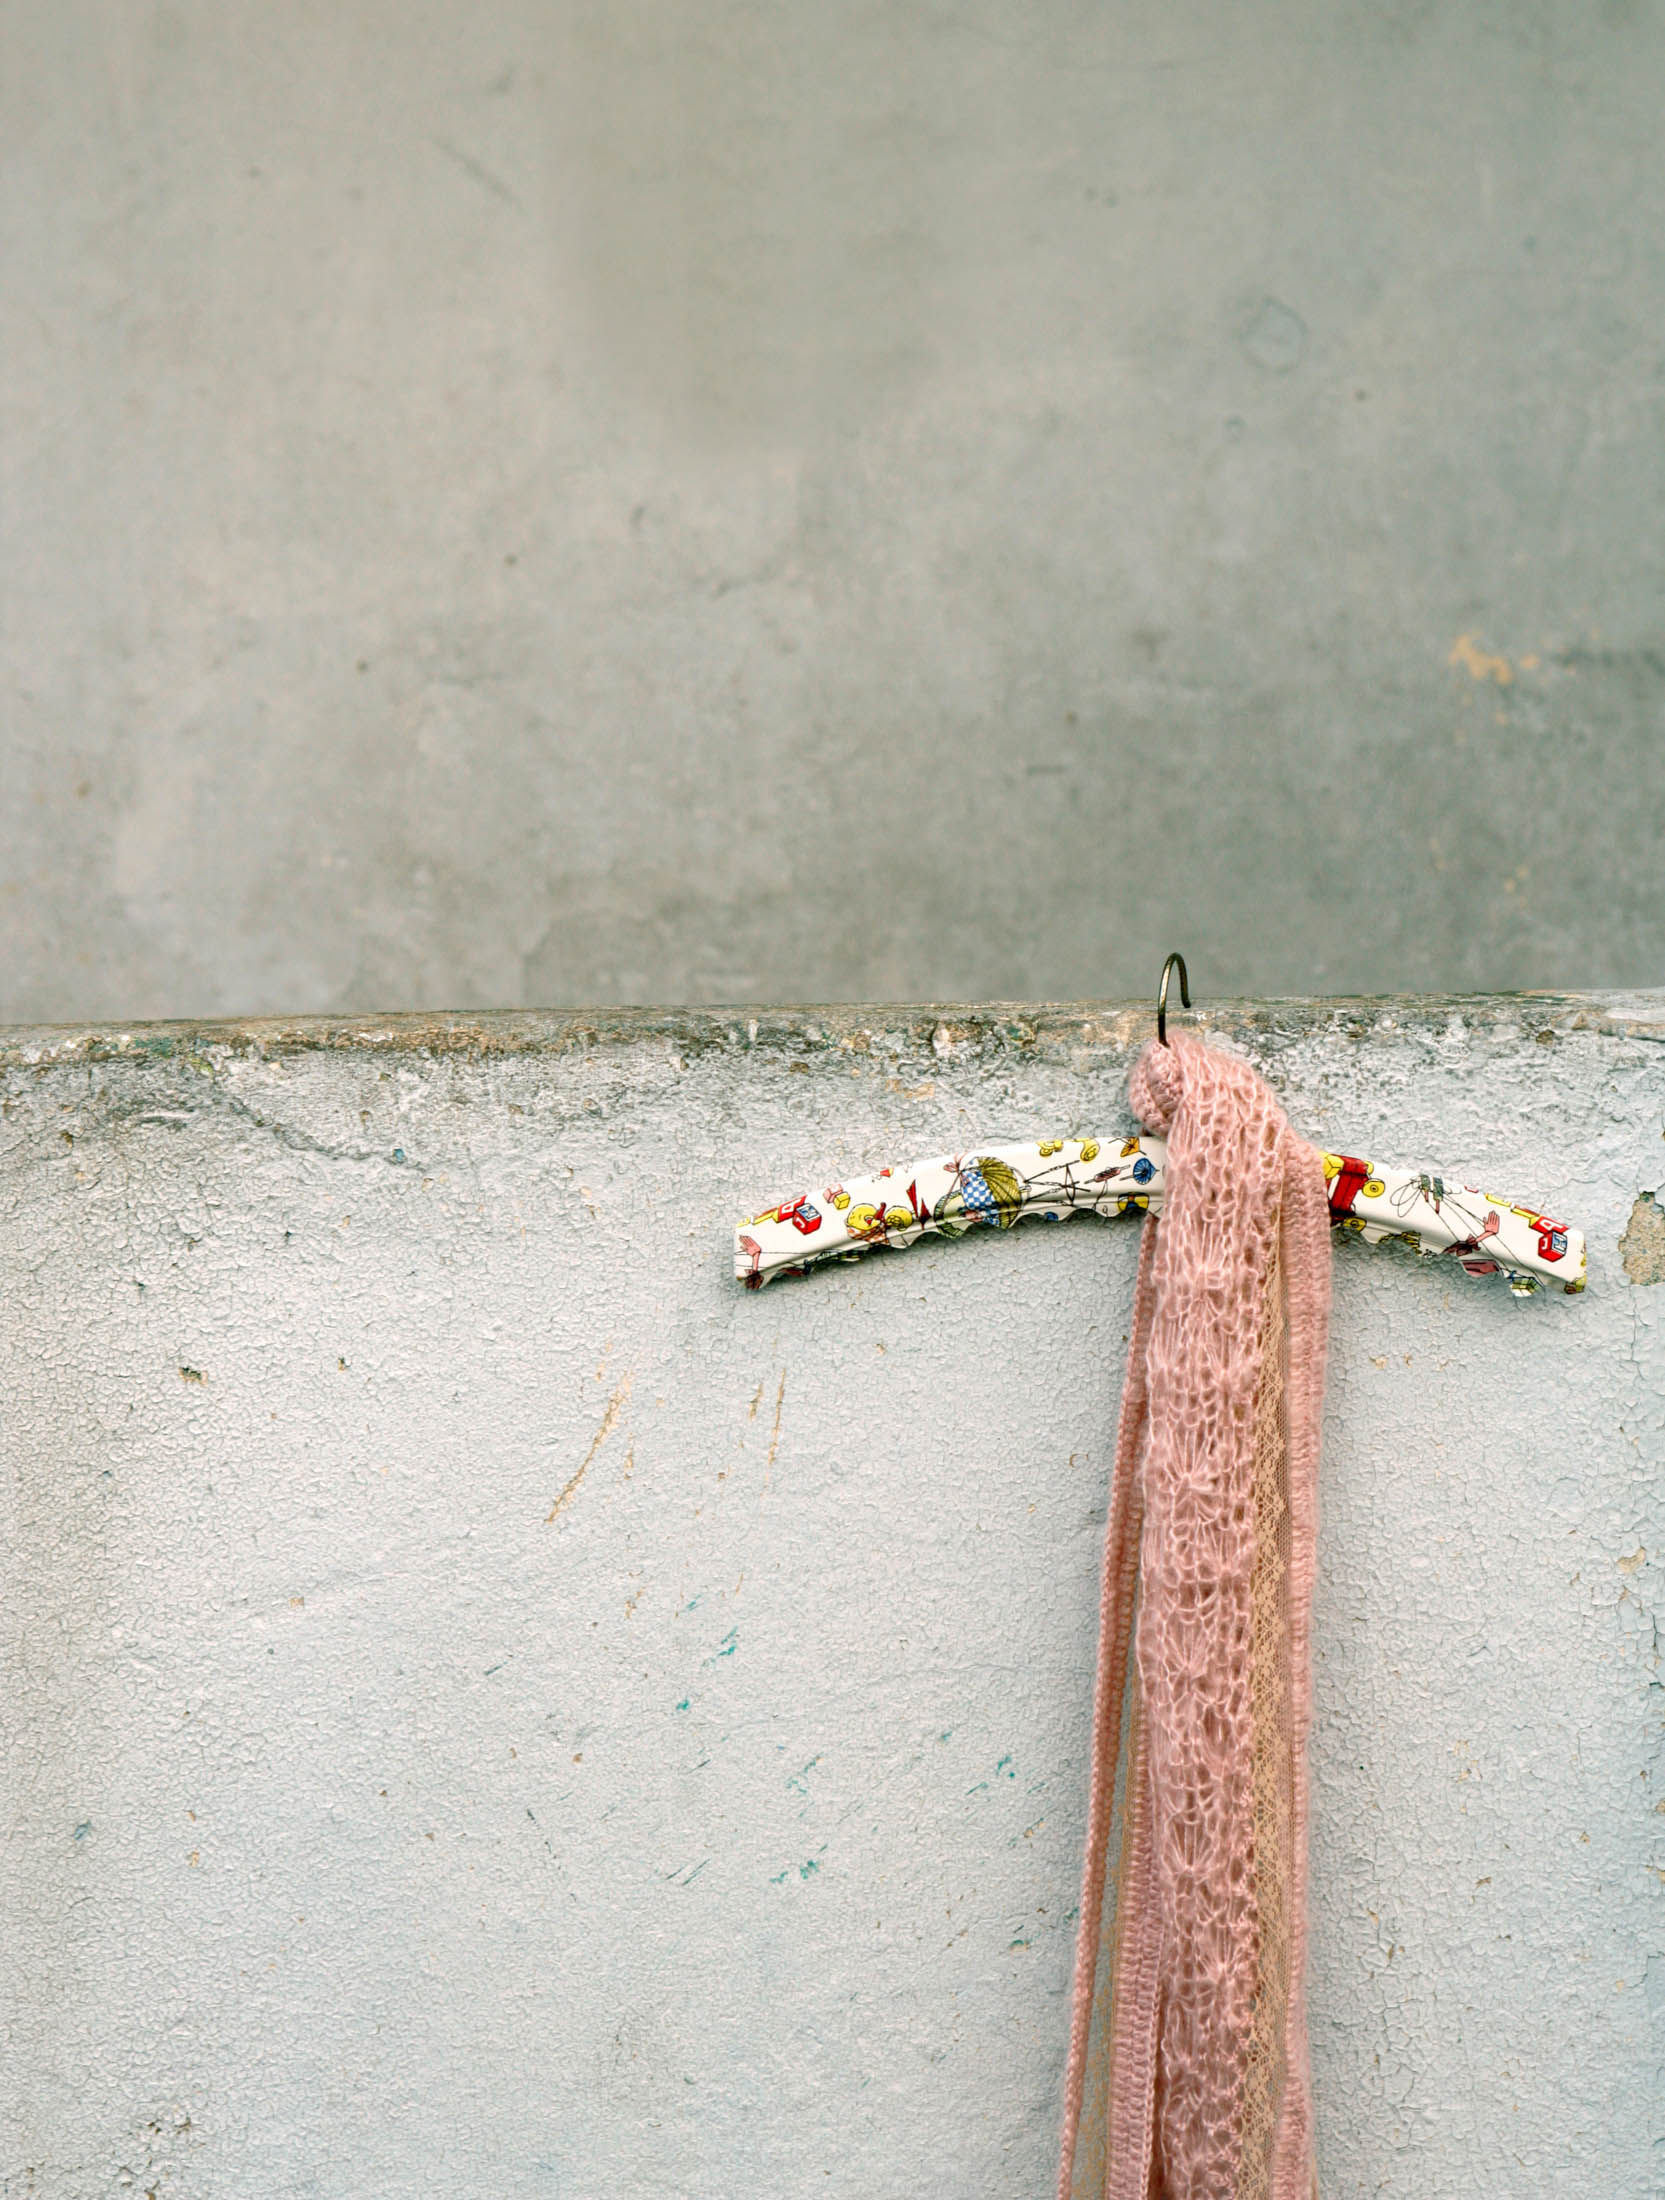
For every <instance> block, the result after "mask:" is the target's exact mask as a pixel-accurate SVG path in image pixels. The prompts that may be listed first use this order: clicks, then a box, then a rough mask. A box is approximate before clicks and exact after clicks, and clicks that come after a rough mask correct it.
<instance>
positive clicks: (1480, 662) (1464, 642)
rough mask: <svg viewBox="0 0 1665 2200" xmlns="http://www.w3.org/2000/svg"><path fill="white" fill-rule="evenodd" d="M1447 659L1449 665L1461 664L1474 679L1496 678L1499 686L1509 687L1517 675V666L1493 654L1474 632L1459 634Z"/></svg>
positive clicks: (1505, 658)
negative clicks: (1483, 645)
mask: <svg viewBox="0 0 1665 2200" xmlns="http://www.w3.org/2000/svg"><path fill="white" fill-rule="evenodd" d="M1445 661H1446V663H1447V664H1448V665H1461V666H1462V667H1463V670H1464V671H1465V672H1467V673H1468V674H1469V676H1470V677H1471V678H1472V679H1476V680H1495V681H1496V682H1497V684H1498V686H1499V687H1508V686H1509V684H1510V683H1511V681H1512V680H1513V679H1514V677H1515V668H1514V666H1513V665H1512V664H1510V662H1509V660H1508V658H1507V657H1494V656H1492V655H1491V653H1490V652H1489V651H1487V650H1484V649H1482V648H1481V647H1480V646H1479V644H1478V643H1477V642H1476V640H1475V638H1474V636H1473V635H1472V634H1459V635H1458V636H1457V639H1456V640H1455V641H1454V642H1453V643H1452V645H1451V654H1450V656H1449V657H1447V659H1446V660H1445Z"/></svg>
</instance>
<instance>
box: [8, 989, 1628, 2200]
mask: <svg viewBox="0 0 1665 2200" xmlns="http://www.w3.org/2000/svg"><path fill="white" fill-rule="evenodd" d="M1147 1028H1148V1018H1147V1017H1146V1016H1145V1014H1144V1012H1143V1011H1137V1010H1119V1009H1115V1008H1108V1007H1099V1008H1091V1009H1083V1010H1057V1009H1017V1008H1012V1009H1003V1010H999V1011H957V1010H940V1011H937V1010H901V1009H898V1010H881V1011H867V1012H850V1013H841V1012H828V1013H825V1014H820V1015H791V1016H785V1015H783V1016H780V1017H777V1018H771V1017H769V1016H768V1015H762V1016H759V1017H758V1018H757V1019H756V1022H755V1025H751V1024H748V1023H747V1022H744V1021H738V1022H734V1023H730V1022H727V1021H725V1020H723V1019H721V1018H716V1017H700V1016H684V1017H676V1018H671V1017H665V1018H654V1017H649V1016H639V1017H629V1016H624V1017H619V1018H617V1019H614V1020H611V1021H605V1022H604V1021H592V1022H590V1023H588V1024H585V1023H580V1022H576V1021H569V1022H561V1021H559V1020H554V1019H547V1018H543V1019H540V1018H522V1019H514V1018H482V1019H480V1020H478V1021H475V1022H466V1021H461V1020H443V1019H428V1020H412V1021H410V1022H405V1023H401V1022H398V1021H394V1022H384V1023H380V1024H333V1025H295V1026H280V1025H276V1024H267V1025H260V1026H247V1027H232V1026H220V1027H213V1026H209V1027H199V1028H187V1027H179V1028H176V1029H173V1030H170V1031H159V1030H149V1031H146V1030H143V1029H135V1030H132V1031H129V1032H126V1033H121V1032H117V1031H109V1030H107V1031H101V1032H100V1031H94V1032H82V1033H74V1034H65V1033H61V1032H60V1033H36V1034H30V1033H13V1034H10V1035H9V1037H8V1040H7V1043H6V1045H5V1048H4V1052H3V1055H0V1071H3V1085H0V1121H3V1123H4V1141H3V1147H0V1257H3V1260H4V1264H5V1265H4V1293H5V1303H6V1307H7V1319H6V1322H5V1324H4V1325H3V1329H0V1431H3V1435H4V1444H5V1454H6V1457H5V1473H4V1476H3V1478H0V1489H3V1491H4V1504H5V1517H4V1520H3V1523H0V1549H3V1550H4V1551H5V1553H6V1561H5V1563H6V1569H7V1576H6V1581H5V1585H4V1589H3V1591H0V1615H3V1617H0V1625H3V1628H4V1639H5V1647H6V1658H7V1679H6V1683H5V1686H4V1688H3V1689H0V1720H3V1726H4V1731H3V1736H0V1740H3V1744H4V1749H3V1757H0V1761H3V1763H4V1765H5V1768H6V1772H5V1778H6V1791H5V1797H4V1801H5V1814H4V1823H5V1828H6V1837H5V1843H4V1849H3V1851H0V1854H3V1858H4V1862H3V1867H0V1896H3V1903H4V1933H5V1940H6V1945H7V1949H8V1958H7V1965H6V1968H5V1993H6V2007H5V2024H6V2037H7V2041H8V2053H7V2058H6V2062H5V2065H4V2076H3V2079H0V2087H3V2093H0V2193H4V2194H5V2195H8V2196H14V2195H15V2196H17V2200H22V2196H23V2195H25V2194H27V2195H29V2196H30V2200H104V2196H106V2195H110V2194H114V2193H118V2192H124V2191H132V2192H135V2193H138V2192H147V2193H154V2194H156V2195H158V2196H159V2200H160V2196H165V2200H197V2196H205V2195H211V2196H214V2200H231V2196H234V2195H235V2196H243V2195H255V2194H259V2195H267V2194H279V2193H281V2194H283V2195H285V2196H294V2200H313V2196H320V2200H323V2196H327V2200H364V2196H365V2195H370V2194H374V2195H376V2196H377V2200H407V2196H408V2200H416V2196H419V2195H421V2196H427V2195H430V2194H433V2193H436V2192H439V2193H455V2194H468V2195H488V2194H489V2195H491V2196H492V2200H519V2196H521V2195H526V2196H531V2195H538V2196H540V2200H541V2196H545V2195H551V2196H553V2195H558V2196H562V2200H673V2196H688V2200H809V2196H810V2195H817V2196H825V2200H870V2196H872V2195H890V2194H899V2193H913V2194H920V2195H926V2196H932V2200H935V2196H942V2200H950V2196H952V2200H985V2196H986V2200H1010V2196H1013V2195H1031V2194H1039V2193H1043V2192H1046V2191H1049V2190H1050V2189H1051V2179H1052V2174H1053V2163H1054V2146H1055V2135H1056V2122H1057V2110H1058V2091H1059V2081H1060V2074H1061V2067H1062V2060H1063V2053H1064V2045H1065V2033H1066V2020H1067V1997H1068V1986H1069V1974H1070V1959H1071V1945H1072V1935H1073V1927H1074V1914H1073V1913H1074V1904H1075V1894H1076V1883H1077V1872H1078V1867H1079V1851H1080V1844H1081V1839H1082V1831H1083V1820H1084V1815H1085V1783H1086V1773H1085V1764H1084V1749H1085V1744H1086V1740H1087V1726H1088V1713H1089V1704H1090V1697H1091V1687H1092V1662H1093V1651H1094V1627H1095V1577H1096V1570H1097V1566H1098V1561H1099V1552H1100V1543H1101V1538H1102V1532H1103V1507H1104V1498H1105V1478H1106V1464H1107V1458H1108V1453H1109V1448H1110V1442H1111V1435H1112V1425H1113V1419H1114V1414H1115V1409H1116V1399H1117V1393H1118V1387H1119V1380H1120V1365H1121V1358H1122V1350H1123V1340H1124V1336H1125V1312H1126V1308H1127V1304H1128V1299H1129V1292H1130V1284H1131V1276H1132V1269H1133V1260H1134V1240H1133V1235H1132V1225H1130V1224H1108V1223H1107V1224H1099V1223H1096V1222H1089V1221H1081V1222H1075V1223H1072V1224H1071V1225H1069V1226H1068V1227H1067V1228H1062V1229H1054V1230H1045V1229H1042V1228H1040V1227H1039V1226H1029V1227H1027V1228H1025V1229H1024V1230H1023V1231H1022V1232H1020V1233H1018V1234H1017V1235H1016V1236H1014V1237H1013V1238H1011V1239H1002V1240H999V1241H993V1242H988V1241H983V1240H977V1239H974V1240H971V1241H968V1242H966V1243H964V1244H961V1245H957V1246H955V1245H943V1244H940V1243H935V1244H929V1245H924V1246H921V1247H919V1248H917V1249H915V1250H914V1251H912V1252H909V1253H907V1254H905V1255H900V1256H886V1255H877V1256H874V1257H873V1258H871V1259H870V1260H868V1261H867V1262H865V1263H863V1264H860V1265H857V1266H854V1267H849V1268H840V1269H837V1270H835V1271H834V1272H832V1273H830V1274H826V1275H822V1276H818V1277H813V1278H809V1279H805V1280H804V1281H802V1282H798V1283H785V1284H781V1285H778V1286H775V1287H773V1288H772V1289H770V1290H769V1291H767V1292H765V1293H764V1294H762V1295H761V1296H752V1295H748V1294H746V1293H744V1292H742V1291H740V1290H739V1289H738V1288H737V1287H736V1286H735V1285H734V1283H733V1281H732V1279H731V1276H730V1273H729V1230H730V1226H731V1224H732V1222H733V1221H734V1219H735V1217H736V1216H737V1214H739V1213H740V1212H743V1211H744V1210H746V1209H747V1207H748V1206H749V1205H751V1204H753V1203H756V1202H758V1201H760V1200H761V1199H763V1198H764V1197H765V1196H767V1195H771V1194H776V1193H779V1192H782V1191H785V1190H789V1189H791V1188H792V1187H793V1186H794V1185H797V1184H802V1183H804V1182H806V1181H807V1182H813V1181H815V1180H816V1179H817V1178H818V1177H819V1174H820V1172H821V1171H822V1170H823V1169H836V1170H839V1171H841V1172H848V1171H854V1170H857V1169H860V1168H862V1167H864V1166H870V1165H873V1164H876V1163H879V1162H881V1161H882V1160H884V1159H886V1158H894V1159H897V1160H905V1159H906V1158H908V1157H909V1156H916V1155H919V1154H923V1153H930V1152H933V1151H943V1150H952V1149H954V1148H957V1147H959V1146H961V1145H962V1144H963V1143H964V1142H965V1141H967V1140H975V1139H978V1138H982V1137H990V1138H993V1137H995V1136H997V1135H999V1134H1001V1133H1005V1134H1007V1135H1020V1134H1025V1133H1029V1132H1032V1131H1035V1130H1038V1129H1043V1128H1045V1127H1047V1126H1052V1127H1053V1128H1055V1129H1058V1130H1061V1131H1069V1130H1084V1129H1087V1128H1091V1127H1097V1128H1106V1127H1114V1126H1118V1125H1122V1124H1125V1123H1126V1122H1127V1120H1128V1118H1127V1114H1126V1108H1125V1100H1124V1097H1123V1088H1124V1080H1125V1075H1126V1070H1127V1067H1128V1064H1129V1061H1130V1058H1131V1050H1132V1047H1133V1045H1134V1044H1135V1043H1136V1042H1137V1040H1138V1039H1139V1038H1140V1037H1141V1036H1142V1034H1143V1032H1144V1030H1145V1029H1147ZM1229 1031H1230V1033H1231V1034H1232V1035H1233V1036H1234V1038H1235V1040H1236V1043H1239V1044H1241V1045H1243V1046H1245V1047H1247V1048H1248V1050H1249V1051H1250V1053H1251V1054H1252V1055H1253V1057H1254V1058H1255V1059H1256V1060H1257V1061H1258V1062H1260V1063H1261V1064H1262V1065H1263V1066H1264V1067H1265V1068H1266V1069H1267V1071H1268V1072H1269V1074H1271V1075H1272V1076H1273V1078H1274V1079H1275V1080H1276V1082H1277V1084H1278V1086H1279V1089H1280V1090H1281V1091H1282V1092H1283V1093H1284V1095H1285V1096H1286V1098H1287V1102H1288V1105H1289V1107H1290V1109H1291V1112H1292V1115H1293V1117H1294V1119H1295V1121H1296V1122H1297V1124H1298V1125H1299V1126H1301V1127H1302V1128H1303V1129H1304V1130H1306V1131H1307V1132H1308V1133H1310V1134H1313V1135H1315V1136H1320V1137H1322V1138H1324V1139H1326V1140H1331V1141H1337V1142H1343V1143H1345V1144H1347V1145H1348V1146H1350V1147H1352V1148H1354V1149H1356V1150H1364V1151H1369V1152H1376V1151H1379V1152H1381V1153H1382V1154H1383V1155H1386V1156H1390V1157H1392V1158H1396V1159H1400V1160H1403V1161H1405V1162H1408V1163H1412V1164H1416V1163H1422V1164H1425V1165H1430V1166H1439V1165H1442V1164H1443V1165H1444V1166H1445V1167H1446V1168H1449V1169H1450V1170H1451V1171H1452V1172H1453V1173H1458V1172H1461V1173H1463V1174H1470V1173H1472V1174H1474V1175H1476V1176H1478V1177H1479V1178H1480V1179H1481V1180H1483V1181H1485V1182H1487V1183H1496V1184H1498V1185H1501V1186H1502V1187H1504V1188H1505V1189H1508V1190H1515V1191H1518V1192H1519V1193H1520V1194H1522V1195H1534V1196H1536V1197H1538V1198H1540V1199H1544V1200H1547V1201H1552V1202H1553V1204H1554V1208H1555V1210H1557V1211H1558V1212H1561V1213H1563V1214H1564V1215H1566V1216H1567V1217H1568V1218H1569V1219H1571V1220H1572V1221H1574V1222H1575V1223H1577V1224H1579V1225H1580V1226H1582V1227H1583V1228H1584V1229H1586V1230H1587V1231H1588V1233H1589V1237H1590V1248H1591V1281H1590V1288H1589V1291H1588V1293H1587V1295H1586V1296H1585V1297H1583V1298H1581V1299H1577V1300H1568V1299H1564V1298H1557V1299H1540V1300H1537V1301H1534V1302H1531V1303H1528V1304H1525V1305H1519V1304H1516V1303H1514V1302H1513V1301H1512V1300H1511V1299H1510V1298H1509V1296H1508V1294H1507V1293H1506V1292H1504V1291H1502V1290H1500V1289H1498V1288H1495V1287H1492V1286H1487V1285H1484V1284H1476V1283H1470V1282H1468V1281H1467V1280H1466V1279H1464V1278H1463V1277H1462V1276H1460V1275H1458V1274H1456V1273H1454V1272H1452V1271H1450V1270H1448V1269H1446V1268H1444V1267H1441V1266H1437V1265H1435V1266H1430V1265H1418V1264H1416V1263H1414V1262H1411V1261H1408V1260H1406V1259H1404V1258H1403V1257H1401V1256H1399V1255H1397V1254H1394V1253H1391V1252H1388V1251H1378V1252H1370V1251H1368V1250H1366V1249H1364V1248H1362V1247H1360V1246H1357V1245H1349V1246H1344V1247H1342V1248H1341V1249H1339V1251H1338V1253H1337V1256H1336V1263H1335V1269H1336V1275H1335V1283H1336V1305H1335V1320H1334V1340H1335V1341H1334V1357H1333V1364H1332V1375H1331V1381H1330V1388H1329V1401H1328V1416H1327V1428H1326V1438H1325V1454H1324V1463H1323V1470H1322V1491H1323V1497H1322V1503H1323V1524H1322V1539H1321V1567H1320V1575H1321V1579H1320V1588H1319V1596H1318V1605H1317V1615H1316V1622H1317V1638H1316V1639H1317V1712H1316V1717H1317V1726H1316V1736H1315V1742H1314V1749H1313V1763H1314V1773H1315V1826H1314V1834H1313V1857H1312V1860H1313V1954H1312V2024H1313V2054H1314V2063H1315V2072H1316V2086H1317V2097H1318V2104H1319V2115H1320V2126H1321V2160H1322V2167H1323V2189H1324V2193H1325V2195H1326V2200H1364V2196H1365V2195H1372V2196H1377V2195H1390V2196H1392V2195H1400V2196H1404V2200H1413V2196H1414V2200H1472V2196H1473V2195H1474V2194H1475V2193H1476V2192H1477V2191H1479V2190H1482V2189H1483V2190H1486V2191H1498V2192H1507V2193H1508V2194H1509V2195H1511V2200H1568V2196H1570V2195H1580V2196H1582V2195H1586V2194H1588V2195H1592V2196H1593V2195H1597V2194H1599V2195H1601V2196H1602V2200H1647V2196H1649V2195H1651V2194H1653V2193H1656V2192H1657V2190H1658V2161H1659V2158H1660V2156H1659V2148H1660V2142H1661V2139H1662V2137H1665V2131H1662V2128H1661V2125H1660V2122H1659V2116H1660V2106H1661V2094H1660V2089H1659V2086H1658V2083H1657V2072H1658V2068H1659V2065H1660V2061H1661V2056H1662V2047H1665V2042H1662V2039H1661V2017H1662V2014H1665V2012H1662V2009H1661V2002H1662V1999H1665V1996H1662V1986H1665V1954H1662V1952H1661V1923H1660V1921H1661V1909H1662V1904H1665V1869H1662V1867H1665V1820H1662V1819H1661V1817H1660V1815H1659V1808H1660V1804H1661V1801H1662V1800H1665V1787H1662V1777H1661V1776H1662V1773H1665V1763H1662V1758H1661V1750H1660V1730H1659V1702H1660V1698H1659V1681H1660V1673H1659V1661H1658V1648H1657V1644H1658V1634H1657V1627H1658V1618H1659V1554H1660V1550H1661V1547H1662V1540H1665V1521H1662V1519H1661V1513H1660V1503H1659V1489H1660V1481H1661V1466H1662V1463H1665V1322H1662V1321H1661V1313H1662V1311H1665V1291H1661V1290H1659V1289H1657V1288H1653V1287H1652V1283H1657V1281H1658V1280H1659V1279H1660V1277H1661V1274H1662V1273H1665V1261H1661V1260H1660V1259H1659V1258H1658V1257H1657V1256H1658V1255H1659V1253H1660V1250H1661V1248H1660V1245H1659V1243H1658V1240H1659V1238H1660V1236H1661V1234H1662V1233H1661V1231H1660V1228H1659V1223H1658V1214H1657V1208H1656V1207H1655V1206H1653V1205H1650V1204H1649V1202H1648V1201H1647V1200H1645V1199H1642V1198H1641V1197H1640V1196H1639V1195H1641V1194H1642V1193H1652V1192H1655V1191H1657V1190H1658V1189H1659V1188H1660V1185H1661V1180H1662V1177H1665V1150H1662V1146H1661V1133H1662V1129H1665V995H1659V994H1655V995H1652V996H1647V997H1637V998H1634V999H1630V1000H1624V999H1619V998H1608V999H1605V1000H1596V999H1584V1000H1567V999H1549V998H1541V999H1537V1000H1528V999H1520V1000H1512V1001H1476V1000H1468V1001H1421V1002H1397V1003H1381V1002H1374V1003H1358V1002H1355V1003H1346V1002H1342V1003H1331V1004H1314V1005H1311V1006H1307V1007H1293V1006H1291V1007H1281V1008H1276V1009H1272V1010H1266V1011H1245V1012H1244V1013H1242V1014H1241V1015H1237V1016H1234V1017H1233V1018H1231V1019H1230V1020H1229ZM1649 1279H1652V1283H1650V1280H1649Z"/></svg>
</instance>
